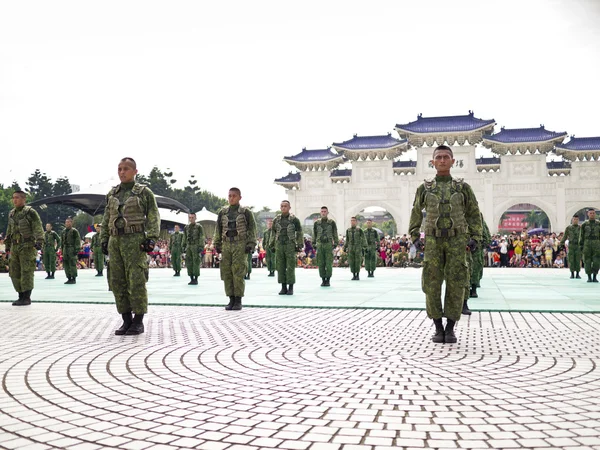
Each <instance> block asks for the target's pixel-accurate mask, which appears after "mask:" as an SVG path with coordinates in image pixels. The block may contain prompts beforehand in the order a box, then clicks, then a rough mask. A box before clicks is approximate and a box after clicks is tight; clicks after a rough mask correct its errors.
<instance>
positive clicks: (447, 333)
mask: <svg viewBox="0 0 600 450" xmlns="http://www.w3.org/2000/svg"><path fill="white" fill-rule="evenodd" d="M455 323H456V322H455V321H454V320H450V319H448V321H447V322H446V329H445V330H444V341H445V342H446V344H454V343H455V342H456V335H455V334H454V324H455Z"/></svg>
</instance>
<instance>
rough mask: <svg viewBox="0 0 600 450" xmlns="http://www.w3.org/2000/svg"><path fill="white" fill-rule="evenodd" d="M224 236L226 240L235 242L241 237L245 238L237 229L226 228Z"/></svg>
mask: <svg viewBox="0 0 600 450" xmlns="http://www.w3.org/2000/svg"><path fill="white" fill-rule="evenodd" d="M225 238H226V240H227V241H228V242H237V241H240V240H242V238H244V239H245V236H242V235H240V233H239V232H238V230H227V231H226V232H225Z"/></svg>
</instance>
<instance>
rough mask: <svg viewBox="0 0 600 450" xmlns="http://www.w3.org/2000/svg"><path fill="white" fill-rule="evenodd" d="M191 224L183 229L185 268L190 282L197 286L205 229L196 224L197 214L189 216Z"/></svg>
mask: <svg viewBox="0 0 600 450" xmlns="http://www.w3.org/2000/svg"><path fill="white" fill-rule="evenodd" d="M188 220H189V223H188V224H187V225H186V226H185V228H184V229H183V249H182V250H183V253H185V267H186V268H187V273H188V276H189V277H190V282H189V283H188V284H192V285H197V284H198V277H199V276H200V264H201V260H202V250H204V228H203V227H202V225H200V224H199V223H196V214H194V213H190V214H188Z"/></svg>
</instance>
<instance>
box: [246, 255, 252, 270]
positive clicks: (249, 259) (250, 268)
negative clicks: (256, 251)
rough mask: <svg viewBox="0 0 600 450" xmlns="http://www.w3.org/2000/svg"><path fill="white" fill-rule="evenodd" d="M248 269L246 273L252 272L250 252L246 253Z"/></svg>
mask: <svg viewBox="0 0 600 450" xmlns="http://www.w3.org/2000/svg"><path fill="white" fill-rule="evenodd" d="M247 258H248V269H247V272H246V273H247V274H248V275H250V274H251V273H252V253H248V256H247Z"/></svg>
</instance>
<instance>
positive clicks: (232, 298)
mask: <svg viewBox="0 0 600 450" xmlns="http://www.w3.org/2000/svg"><path fill="white" fill-rule="evenodd" d="M234 303H235V297H234V296H233V295H232V296H230V297H229V303H227V306H225V311H231V308H233V304H234Z"/></svg>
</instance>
